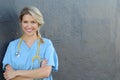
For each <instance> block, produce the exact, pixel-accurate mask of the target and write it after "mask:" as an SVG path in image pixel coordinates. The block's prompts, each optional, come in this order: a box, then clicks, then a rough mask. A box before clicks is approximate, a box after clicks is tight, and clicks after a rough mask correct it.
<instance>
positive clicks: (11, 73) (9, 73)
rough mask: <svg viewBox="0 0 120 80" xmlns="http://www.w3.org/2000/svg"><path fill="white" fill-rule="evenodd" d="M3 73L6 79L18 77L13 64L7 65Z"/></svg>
mask: <svg viewBox="0 0 120 80" xmlns="http://www.w3.org/2000/svg"><path fill="white" fill-rule="evenodd" d="M3 75H4V78H5V79H6V80H11V79H12V78H14V77H16V73H15V70H13V68H12V66H10V65H7V66H6V70H5V72H4V73H3Z"/></svg>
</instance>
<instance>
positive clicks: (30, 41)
mask: <svg viewBox="0 0 120 80" xmlns="http://www.w3.org/2000/svg"><path fill="white" fill-rule="evenodd" d="M22 39H23V40H24V41H25V43H26V44H27V45H28V47H31V45H32V44H33V43H34V42H35V40H37V39H38V37H37V35H33V36H27V35H23V36H22Z"/></svg>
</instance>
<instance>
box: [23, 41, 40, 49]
mask: <svg viewBox="0 0 120 80" xmlns="http://www.w3.org/2000/svg"><path fill="white" fill-rule="evenodd" d="M22 42H23V44H24V45H25V47H26V48H27V49H29V50H31V49H33V48H34V46H35V45H36V44H37V43H38V39H36V40H35V41H34V43H33V44H32V45H31V47H29V46H28V45H27V44H26V42H25V41H24V40H22Z"/></svg>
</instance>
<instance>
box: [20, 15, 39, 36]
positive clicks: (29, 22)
mask: <svg viewBox="0 0 120 80" xmlns="http://www.w3.org/2000/svg"><path fill="white" fill-rule="evenodd" d="M21 27H22V30H23V32H24V35H26V36H34V35H35V36H36V32H37V31H38V30H39V27H38V23H37V21H36V20H35V19H34V18H33V17H32V16H31V15H30V14H25V15H24V16H23V17H22V21H21Z"/></svg>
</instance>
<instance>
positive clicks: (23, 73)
mask: <svg viewBox="0 0 120 80" xmlns="http://www.w3.org/2000/svg"><path fill="white" fill-rule="evenodd" d="M45 64H46V61H43V63H42V67H41V68H38V69H34V70H14V69H13V68H12V66H10V65H7V66H6V71H5V72H4V73H3V74H4V78H5V79H6V80H21V79H22V80H23V79H26V80H27V79H29V80H31V79H33V78H46V77H49V75H50V73H51V69H52V67H51V66H47V65H45ZM17 78H19V79H17Z"/></svg>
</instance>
